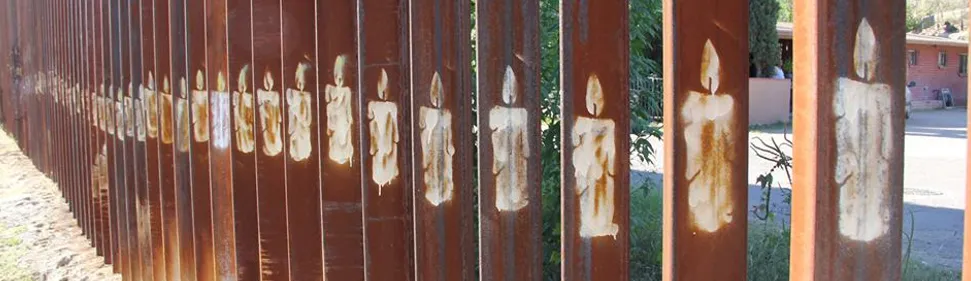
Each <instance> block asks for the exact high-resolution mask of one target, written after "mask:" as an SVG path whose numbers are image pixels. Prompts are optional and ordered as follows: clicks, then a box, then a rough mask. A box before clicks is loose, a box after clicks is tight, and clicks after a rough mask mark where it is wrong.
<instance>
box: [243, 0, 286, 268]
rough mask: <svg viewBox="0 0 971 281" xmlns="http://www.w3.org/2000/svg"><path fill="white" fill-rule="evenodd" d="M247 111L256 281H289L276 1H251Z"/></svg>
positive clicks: (283, 134)
mask: <svg viewBox="0 0 971 281" xmlns="http://www.w3.org/2000/svg"><path fill="white" fill-rule="evenodd" d="M252 9H253V11H252V15H253V16H252V19H253V21H252V24H253V25H252V26H253V30H252V34H253V36H254V37H253V40H252V42H253V72H254V73H253V74H254V77H255V78H254V80H253V81H254V82H255V84H256V85H255V87H254V88H255V89H253V92H254V95H253V99H254V100H253V106H254V109H255V110H254V111H255V113H256V114H255V116H256V118H255V121H254V122H253V123H254V124H255V125H256V126H255V128H256V141H255V148H254V153H256V155H257V156H256V163H257V166H256V167H257V171H256V184H257V193H258V197H257V198H259V199H258V200H257V202H258V203H259V205H258V208H257V209H258V211H259V216H258V218H259V229H260V273H261V275H262V278H261V279H262V280H267V281H270V280H273V281H276V280H290V279H289V278H290V256H289V254H290V252H289V244H288V237H289V236H288V226H287V224H288V222H287V188H286V166H285V165H286V159H285V157H287V156H286V155H288V153H287V150H286V148H287V147H286V145H287V141H285V140H284V139H283V138H284V136H286V131H285V130H284V128H283V118H285V117H284V116H285V113H286V111H284V110H286V109H285V108H284V107H283V105H284V92H283V90H284V85H285V81H284V80H283V75H282V72H283V58H282V53H283V50H282V41H281V40H282V38H281V34H282V33H281V25H282V21H283V19H282V18H281V15H280V13H281V7H280V1H277V0H253V1H252Z"/></svg>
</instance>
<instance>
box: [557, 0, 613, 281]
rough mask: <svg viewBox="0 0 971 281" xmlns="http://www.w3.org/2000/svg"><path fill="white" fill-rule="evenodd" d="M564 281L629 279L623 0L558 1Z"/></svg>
mask: <svg viewBox="0 0 971 281" xmlns="http://www.w3.org/2000/svg"><path fill="white" fill-rule="evenodd" d="M560 7H561V14H560V17H561V22H562V25H561V27H560V28H561V42H560V44H561V54H560V58H561V60H562V63H561V65H562V66H563V67H562V69H561V71H562V73H563V74H562V77H563V78H562V81H561V84H562V86H561V88H562V90H563V96H562V104H563V106H562V107H563V109H562V112H561V114H562V116H561V119H562V120H563V128H564V130H563V133H562V135H563V136H562V137H563V139H562V142H563V143H562V147H563V148H564V149H563V155H562V159H563V161H562V163H563V169H562V173H563V176H562V179H563V182H562V191H561V196H563V200H562V202H563V214H562V216H563V217H562V221H563V223H564V224H563V231H562V243H563V246H562V248H563V280H600V279H603V280H623V279H627V278H628V266H627V263H628V253H627V247H628V245H629V244H628V227H629V224H628V221H629V217H628V196H627V194H628V192H629V189H630V186H629V182H630V175H629V165H630V164H629V157H628V148H629V146H630V141H629V138H628V137H627V132H628V131H629V130H630V125H629V119H630V116H629V112H630V111H629V104H628V102H627V101H628V87H629V82H628V79H629V78H628V58H629V57H628V48H629V46H628V38H627V36H626V34H627V32H626V30H627V10H628V1H623V0H610V1H576V0H573V1H563V2H562V3H561V6H560Z"/></svg>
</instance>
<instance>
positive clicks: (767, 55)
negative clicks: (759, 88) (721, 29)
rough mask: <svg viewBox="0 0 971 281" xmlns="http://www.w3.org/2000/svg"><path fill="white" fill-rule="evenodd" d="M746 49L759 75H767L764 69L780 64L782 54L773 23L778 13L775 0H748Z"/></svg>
mask: <svg viewBox="0 0 971 281" xmlns="http://www.w3.org/2000/svg"><path fill="white" fill-rule="evenodd" d="M748 5H749V6H748V7H749V9H748V12H749V23H748V40H749V41H748V50H749V53H750V54H752V63H755V65H756V66H757V67H758V68H759V70H760V71H759V72H760V75H759V76H763V77H765V76H768V75H770V74H771V73H772V72H770V71H766V70H769V69H771V67H773V66H777V65H780V64H781V61H782V54H781V52H782V51H781V49H780V47H779V34H778V33H777V31H776V28H775V25H776V21H777V19H778V14H779V3H778V2H776V0H749V2H748Z"/></svg>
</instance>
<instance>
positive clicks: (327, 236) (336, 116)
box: [283, 0, 365, 280]
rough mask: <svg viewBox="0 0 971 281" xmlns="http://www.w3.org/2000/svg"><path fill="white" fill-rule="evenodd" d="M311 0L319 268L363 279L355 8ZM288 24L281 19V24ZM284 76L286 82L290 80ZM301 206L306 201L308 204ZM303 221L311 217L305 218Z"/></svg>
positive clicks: (344, 2) (348, 2) (287, 36)
mask: <svg viewBox="0 0 971 281" xmlns="http://www.w3.org/2000/svg"><path fill="white" fill-rule="evenodd" d="M314 2H316V6H317V12H318V17H317V18H318V22H317V32H316V38H317V48H316V50H311V51H316V55H315V56H314V57H316V65H317V71H316V72H315V74H316V78H315V79H313V80H316V85H317V89H316V91H317V93H318V96H319V97H323V99H317V103H316V104H315V105H316V110H315V111H314V112H315V114H316V116H313V117H311V119H314V118H315V119H316V120H319V121H320V122H316V124H317V126H316V127H317V128H318V129H317V131H316V132H315V134H316V135H317V138H316V139H317V140H319V143H320V145H319V147H320V150H319V151H320V157H319V159H320V163H319V165H320V178H321V180H322V182H321V184H320V186H321V190H320V199H321V203H320V204H321V206H320V209H321V217H320V220H321V221H322V222H323V241H324V249H323V257H324V268H325V270H324V271H325V273H326V275H327V276H326V277H327V279H336V280H364V248H365V246H364V244H363V243H364V238H363V235H364V232H363V219H362V210H361V198H362V180H363V177H362V169H361V163H362V159H363V158H364V155H365V154H364V153H365V152H364V151H365V150H364V148H363V147H362V146H361V142H360V134H359V132H360V130H361V128H363V127H362V126H363V124H364V120H355V119H359V114H358V112H360V110H361V109H362V107H361V99H360V97H361V95H360V89H361V84H360V78H359V77H358V75H359V73H358V70H359V66H360V60H359V57H358V54H357V50H358V46H359V40H358V38H357V36H356V33H355V32H356V30H357V22H356V19H357V17H356V15H357V14H358V11H359V10H358V9H357V4H356V3H357V2H356V1H354V0H338V1H314ZM288 25H289V24H288V23H287V22H286V21H284V26H285V27H287V26H288ZM283 35H284V37H283V38H284V44H283V45H284V47H286V46H288V45H287V42H293V41H296V40H297V37H299V36H298V34H294V33H288V31H287V30H284V34H283ZM292 35H293V36H292ZM310 37H314V36H313V35H311V36H310ZM307 43H309V42H307ZM286 53H288V51H285V54H286ZM297 55H298V54H291V55H290V58H293V59H297ZM293 63H295V62H288V65H287V68H286V69H287V71H285V72H284V76H285V77H289V76H288V75H289V73H292V69H293V67H294V66H295V65H290V64H293ZM287 80H288V81H286V82H288V83H289V82H291V81H289V80H291V79H287ZM311 91H313V90H311ZM289 102H290V101H289V100H288V103H289ZM287 121H288V125H290V126H296V125H299V124H298V123H297V122H296V121H297V120H289V119H288V120H287ZM311 140H313V138H311ZM287 169H290V167H289V166H288V167H287ZM287 188H288V190H287V191H288V192H290V190H295V191H296V189H294V188H295V187H292V186H290V185H288V186H287ZM312 194H313V193H308V194H307V195H308V196H309V195H312ZM291 204H292V203H291ZM305 204H306V205H308V206H309V205H311V204H310V203H309V202H308V203H305ZM303 219H304V220H312V218H310V217H307V218H303ZM291 234H292V232H291ZM294 258H296V257H294Z"/></svg>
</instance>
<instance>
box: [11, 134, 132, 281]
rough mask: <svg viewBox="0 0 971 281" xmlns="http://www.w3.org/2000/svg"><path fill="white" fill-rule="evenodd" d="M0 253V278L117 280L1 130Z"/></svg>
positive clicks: (48, 185) (57, 197) (54, 192)
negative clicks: (1, 253) (0, 253)
mask: <svg viewBox="0 0 971 281" xmlns="http://www.w3.org/2000/svg"><path fill="white" fill-rule="evenodd" d="M0 252H3V253H5V254H4V255H0V280H54V281H61V280H71V281H73V280H109V281H110V280H121V276H120V275H118V274H113V273H112V272H111V266H110V265H105V264H104V259H103V258H102V257H99V256H97V255H96V254H95V249H94V248H92V247H91V243H90V242H89V241H88V240H87V239H85V237H84V236H82V234H81V229H80V228H79V227H78V226H77V224H76V222H75V220H74V219H73V218H72V215H71V213H70V212H69V211H68V206H67V203H65V201H64V199H63V198H62V197H61V195H60V192H59V191H58V190H57V185H55V184H54V183H53V182H52V181H51V180H50V179H48V178H47V177H46V176H44V174H42V173H41V172H39V171H38V170H37V169H35V168H34V166H33V164H32V163H31V162H30V160H29V159H28V158H27V157H26V156H24V155H23V153H21V152H20V150H19V148H18V147H17V145H16V143H14V141H13V139H12V138H11V137H10V136H8V135H7V134H6V133H5V132H2V131H0ZM5 263H9V264H5Z"/></svg>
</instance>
